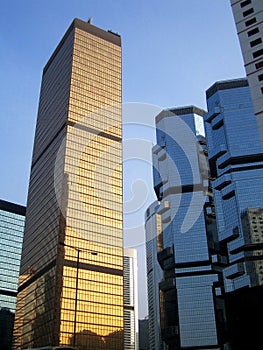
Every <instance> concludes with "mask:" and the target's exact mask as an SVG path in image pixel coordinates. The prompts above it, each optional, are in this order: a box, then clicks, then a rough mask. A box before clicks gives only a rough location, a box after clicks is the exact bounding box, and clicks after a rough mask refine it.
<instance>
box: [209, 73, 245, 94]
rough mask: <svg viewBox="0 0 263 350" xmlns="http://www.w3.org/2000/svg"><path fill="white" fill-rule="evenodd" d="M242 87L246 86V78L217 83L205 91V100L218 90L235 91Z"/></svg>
mask: <svg viewBox="0 0 263 350" xmlns="http://www.w3.org/2000/svg"><path fill="white" fill-rule="evenodd" d="M244 86H248V81H247V79H246V78H240V79H232V80H223V81H217V82H215V83H214V84H213V85H212V86H210V88H208V89H207V90H206V98H209V97H211V96H212V95H214V94H215V93H216V92H217V91H219V90H228V89H235V88H240V87H244Z"/></svg>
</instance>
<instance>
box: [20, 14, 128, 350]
mask: <svg viewBox="0 0 263 350" xmlns="http://www.w3.org/2000/svg"><path fill="white" fill-rule="evenodd" d="M121 133H122V128H121V38H120V36H119V35H117V34H115V33H112V32H110V31H108V32H107V31H104V30H101V29H99V28H97V27H95V26H93V25H92V24H91V23H90V21H89V22H84V21H81V20H79V19H75V20H74V21H73V22H72V24H71V25H70V27H69V29H68V30H67V32H66V33H65V35H64V37H63V38H62V40H61V41H60V43H59V45H58V46H57V48H56V49H55V51H54V53H53V54H52V56H51V58H50V59H49V61H48V62H47V64H46V66H45V67H44V70H43V77H42V85H41V92H40V102H39V110H38V118H37V125H36V133H35V141H34V149H33V158H32V166H31V175H30V183H29V192H28V201H27V215H26V223H25V236H24V243H23V251H22V261H21V268H20V285H19V293H18V302H17V310H16V319H15V331H14V332H15V337H14V346H15V349H21V348H30V347H38V346H46V345H58V344H60V345H74V346H77V347H78V348H79V349H82V348H83V349H87V348H88V349H89V350H92V349H94V350H95V349H96V350H98V349H102V348H103V349H104V348H105V344H106V345H107V346H108V348H110V349H115V350H117V349H123V252H122V167H121V162H122V134H121Z"/></svg>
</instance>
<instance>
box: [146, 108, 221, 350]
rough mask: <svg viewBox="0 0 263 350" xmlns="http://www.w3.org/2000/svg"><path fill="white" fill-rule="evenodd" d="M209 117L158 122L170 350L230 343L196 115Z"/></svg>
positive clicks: (184, 113) (164, 322)
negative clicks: (225, 329) (226, 337)
mask: <svg viewBox="0 0 263 350" xmlns="http://www.w3.org/2000/svg"><path fill="white" fill-rule="evenodd" d="M205 113H206V112H205V111H203V110H200V109H198V108H197V107H193V106H190V107H183V108H176V109H171V110H167V111H162V112H161V113H160V114H159V115H158V116H157V117H156V126H157V131H156V135H157V145H156V146H154V148H153V165H154V186H155V192H156V195H157V198H158V200H159V207H158V209H157V212H156V213H157V214H158V215H161V230H160V231H161V233H162V235H161V238H160V239H159V241H158V261H159V264H160V266H161V268H162V270H163V279H162V281H161V282H160V284H159V293H160V323H161V332H162V338H163V339H164V341H165V342H166V344H167V346H168V349H169V350H170V349H183V348H191V349H201V348H203V347H204V348H209V349H210V348H211V349H212V348H213V349H219V348H220V346H222V344H223V342H224V322H225V313H224V304H223V301H222V298H221V289H220V288H218V285H219V284H220V283H219V282H220V279H221V277H220V276H221V268H220V267H219V265H218V259H216V255H215V254H214V251H215V250H216V247H215V244H214V242H215V241H216V239H215V237H216V235H217V233H216V226H215V217H214V212H213V201H212V196H211V192H210V188H209V182H208V180H209V171H208V167H207V163H206V156H205V153H206V146H205V139H204V137H202V136H198V135H197V130H196V124H195V115H196V114H197V115H199V116H203V115H204V114H205ZM213 260H214V262H213ZM215 266H217V270H216V269H215ZM219 314H220V315H221V317H218V315H219Z"/></svg>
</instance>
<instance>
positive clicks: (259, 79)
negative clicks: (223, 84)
mask: <svg viewBox="0 0 263 350" xmlns="http://www.w3.org/2000/svg"><path fill="white" fill-rule="evenodd" d="M262 80H263V74H260V75H259V76H258V81H262ZM260 223H261V222H260Z"/></svg>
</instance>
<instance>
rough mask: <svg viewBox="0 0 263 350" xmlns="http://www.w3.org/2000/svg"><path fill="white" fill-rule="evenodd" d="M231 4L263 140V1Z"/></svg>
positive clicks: (233, 0) (241, 1)
mask: <svg viewBox="0 0 263 350" xmlns="http://www.w3.org/2000/svg"><path fill="white" fill-rule="evenodd" d="M231 6H232V11H233V15H234V19H235V23H236V28H237V34H238V38H239V42H240V47H241V51H242V55H243V60H244V65H245V70H246V74H247V79H248V83H249V87H250V91H251V97H252V101H253V106H254V110H255V115H256V117H257V122H258V126H259V130H260V135H261V141H262V142H263V2H262V0H231Z"/></svg>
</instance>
